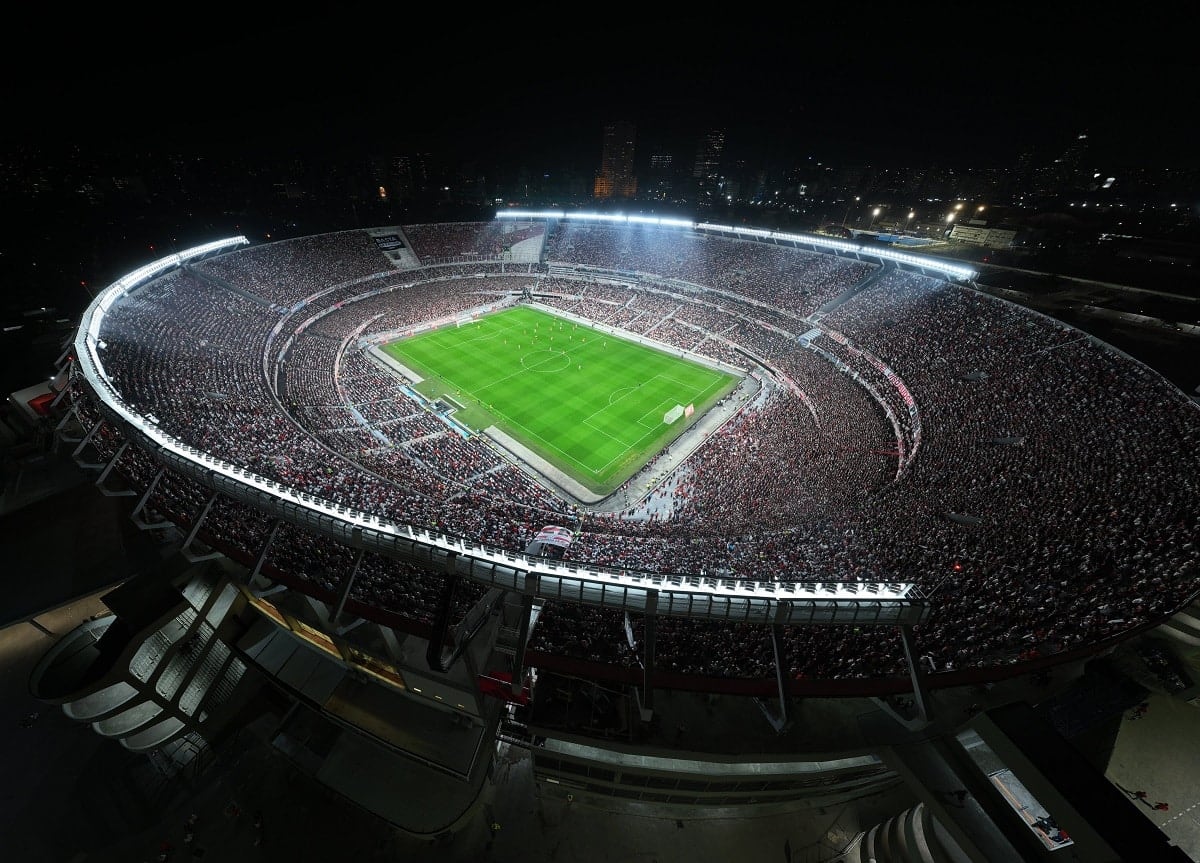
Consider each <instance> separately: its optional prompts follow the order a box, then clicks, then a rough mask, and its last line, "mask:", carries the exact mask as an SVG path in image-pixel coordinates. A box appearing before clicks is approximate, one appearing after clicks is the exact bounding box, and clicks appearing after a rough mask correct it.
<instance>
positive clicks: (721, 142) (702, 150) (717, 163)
mask: <svg viewBox="0 0 1200 863" xmlns="http://www.w3.org/2000/svg"><path fill="white" fill-rule="evenodd" d="M724 151H725V131H724V130H723V129H712V130H710V131H708V132H705V133H704V135H703V136H702V137H701V138H700V142H699V143H698V144H697V145H696V162H695V164H694V165H693V167H692V179H694V180H695V181H696V185H697V186H698V187H699V189H700V190H701V191H705V192H708V193H710V194H711V193H712V192H714V191H715V190H716V188H717V187H718V186H719V185H720V183H721V154H722V153H723V152H724Z"/></svg>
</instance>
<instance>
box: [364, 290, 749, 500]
mask: <svg viewBox="0 0 1200 863" xmlns="http://www.w3.org/2000/svg"><path fill="white" fill-rule="evenodd" d="M383 350H385V351H386V352H387V353H388V354H390V355H391V356H393V357H395V358H396V359H397V360H398V361H399V362H400V363H402V364H403V365H405V366H407V367H408V368H410V369H412V370H413V371H415V372H417V373H418V374H420V375H421V376H422V377H424V378H425V380H424V381H423V382H422V383H420V384H418V385H417V387H416V388H417V389H418V390H420V392H421V394H422V395H424V396H426V397H427V398H430V399H435V398H442V399H445V400H447V401H450V402H452V403H454V404H455V405H457V406H458V410H457V411H456V413H455V418H456V419H458V420H460V421H461V422H462V423H463V424H464V425H466V426H468V427H470V428H474V429H476V430H482V429H484V428H487V427H488V426H491V425H495V426H496V427H498V428H500V429H502V430H503V431H504V432H506V433H507V434H509V435H511V436H512V437H514V438H516V439H517V440H518V441H520V442H521V443H522V444H524V445H525V446H527V447H528V448H529V449H531V450H533V451H534V452H536V453H537V454H538V455H540V456H541V457H542V458H544V459H546V460H547V461H549V462H550V463H551V464H553V465H555V466H556V467H558V468H559V469H560V470H562V471H563V472H564V473H566V474H568V475H569V476H571V477H573V478H574V479H575V480H576V481H578V482H579V483H581V484H582V485H584V486H585V487H587V488H589V489H591V490H592V491H593V492H595V493H598V494H607V493H608V492H609V491H612V490H613V489H615V488H617V487H618V486H619V485H620V484H621V483H622V482H624V481H625V480H626V479H627V478H628V477H630V476H631V475H633V474H634V473H635V472H637V470H638V469H639V468H641V467H642V466H643V465H644V464H645V463H646V462H647V461H648V460H649V459H650V457H651V456H653V455H654V454H655V453H657V452H658V451H659V450H661V449H662V448H663V447H665V446H667V445H668V444H669V443H670V442H671V441H672V440H674V439H675V438H677V437H678V436H679V435H680V434H681V433H682V432H683V431H684V430H685V429H686V428H687V427H688V426H690V425H692V424H694V423H695V421H697V420H699V419H700V417H701V416H702V415H703V414H704V412H705V411H706V410H707V409H708V408H709V407H711V406H712V405H713V404H715V403H716V402H717V400H718V399H720V398H721V397H722V396H723V395H725V394H727V393H728V392H730V391H731V390H732V389H733V388H734V387H735V386H736V385H737V382H738V378H737V376H736V375H732V374H727V373H725V372H720V371H717V370H716V369H711V368H707V367H706V366H702V365H699V364H697V363H694V362H691V361H690V360H687V359H683V358H681V357H679V356H677V355H673V354H667V353H664V352H662V351H658V350H655V349H653V348H649V347H645V346H644V345H640V344H636V343H634V342H630V341H626V340H624V339H620V338H616V337H614V336H612V335H609V334H607V333H602V332H599V331H597V330H594V329H592V328H591V327H588V326H586V325H584V324H576V323H575V322H573V321H569V320H566V319H564V318H559V317H557V316H555V315H551V314H547V313H545V312H542V311H539V310H537V309H531V308H528V307H525V306H518V307H516V308H511V309H506V310H504V311H500V312H495V313H493V314H490V315H486V316H484V317H482V318H480V319H478V320H476V321H472V322H470V323H465V324H463V325H462V326H459V327H455V326H448V327H443V328H441V329H438V330H433V331H431V332H428V333H421V334H418V335H416V336H412V337H410V338H406V339H401V340H399V341H395V342H392V343H391V344H388V345H385V346H384V348H383ZM689 404H694V405H695V406H696V411H695V414H693V415H692V416H691V417H690V418H689V417H681V418H679V419H678V420H676V421H675V422H673V423H671V424H667V423H664V422H663V415H664V414H665V413H666V412H667V411H669V410H671V408H673V407H675V406H676V405H683V406H685V407H686V406H687V405H689Z"/></svg>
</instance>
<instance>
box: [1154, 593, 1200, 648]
mask: <svg viewBox="0 0 1200 863" xmlns="http://www.w3.org/2000/svg"><path fill="white" fill-rule="evenodd" d="M1157 631H1158V632H1160V633H1162V634H1163V635H1165V636H1167V637H1168V638H1170V639H1173V640H1174V641H1177V642H1180V643H1182V644H1186V645H1189V646H1191V647H1200V598H1197V599H1193V600H1192V602H1191V604H1190V605H1188V606H1187V607H1186V608H1183V609H1182V610H1180V611H1177V612H1175V614H1173V615H1172V616H1171V617H1170V618H1169V619H1168V620H1167V621H1166V622H1165V623H1162V624H1160V625H1159V626H1158V629H1157Z"/></svg>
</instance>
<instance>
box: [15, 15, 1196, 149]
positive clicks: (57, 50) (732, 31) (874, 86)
mask: <svg viewBox="0 0 1200 863" xmlns="http://www.w3.org/2000/svg"><path fill="white" fill-rule="evenodd" d="M606 14H610V15H612V16H613V18H614V22H615V21H616V20H618V19H620V15H619V13H618V12H617V11H616V10H606ZM639 14H640V13H628V16H629V17H628V20H624V19H620V20H621V21H622V23H623V26H624V30H623V31H622V33H621V35H622V36H623V38H621V39H613V40H608V41H605V40H603V39H601V38H600V35H601V34H600V26H601V25H599V24H594V25H589V27H590V28H591V29H588V30H585V31H583V32H580V33H571V32H569V31H564V32H553V31H552V30H551V29H549V25H545V24H543V23H539V22H537V21H534V22H514V23H513V25H512V28H513V30H512V32H509V29H508V28H507V27H505V26H501V25H500V24H496V27H495V29H494V30H489V29H487V27H486V26H479V27H477V28H475V29H470V28H469V27H465V26H464V27H462V28H461V29H459V30H457V31H456V30H453V29H449V30H447V29H439V28H438V27H437V22H436V21H434V22H433V25H434V26H433V27H432V28H431V27H430V26H428V25H426V26H424V27H422V29H421V32H420V33H419V34H418V33H414V32H411V31H410V30H408V29H407V28H408V27H415V26H416V22H415V21H405V20H397V21H396V22H395V24H396V26H398V27H399V28H400V30H401V33H399V34H395V35H393V34H392V32H391V31H390V30H389V29H387V28H386V27H383V26H382V23H383V22H384V20H385V16H380V15H378V14H371V13H363V17H360V18H354V20H347V19H346V18H329V17H325V16H322V15H319V14H317V13H315V12H298V11H297V12H292V13H289V15H288V16H287V17H286V18H281V19H267V20H257V19H255V18H253V17H251V18H248V19H247V18H244V17H239V18H238V19H233V20H229V21H222V22H221V23H219V24H212V23H207V22H200V23H192V24H189V25H188V27H187V28H185V29H182V30H180V31H179V32H178V33H175V32H172V31H170V30H161V31H157V39H156V40H151V39H150V38H147V37H143V36H141V35H139V34H138V33H137V29H136V27H135V28H134V29H133V30H132V32H120V31H118V32H116V33H114V34H110V35H109V36H108V37H107V38H106V37H105V34H104V32H103V31H104V29H105V28H106V27H111V26H112V24H111V22H104V23H101V24H100V29H99V31H96V32H93V31H91V30H88V29H87V28H85V27H84V26H76V28H75V29H73V30H72V31H70V32H61V31H57V30H56V31H53V32H52V38H51V39H50V42H49V43H48V46H47V47H48V48H49V49H51V50H52V53H53V55H54V56H55V57H56V58H58V59H59V60H60V61H67V62H69V63H70V64H71V65H72V68H77V69H79V70H80V71H79V72H78V73H77V74H75V75H69V76H67V75H55V74H39V73H32V74H31V72H30V70H28V69H26V68H23V67H21V66H19V65H14V66H13V68H12V69H11V70H10V74H9V78H10V80H13V81H18V82H19V83H18V84H17V85H16V86H14V87H13V88H12V92H11V93H10V94H9V99H8V102H9V106H8V108H7V112H8V117H7V122H6V124H5V131H4V132H2V133H0V134H2V135H3V139H4V142H5V149H6V150H9V149H13V148H17V147H54V146H60V145H63V144H67V145H74V146H77V147H79V148H80V149H82V150H84V151H87V152H95V153H96V154H97V155H98V157H106V156H107V155H108V154H110V153H116V154H122V153H130V152H138V151H148V150H153V151H158V152H160V153H161V152H163V151H171V152H179V153H181V154H184V155H208V156H219V155H228V154H242V155H253V154H258V155H262V156H269V157H272V158H275V159H279V160H284V159H287V158H290V157H292V156H294V155H314V156H315V155H338V156H339V157H344V156H349V155H354V154H356V155H364V156H365V155H372V154H377V155H397V154H402V153H409V152H418V151H424V152H435V153H438V154H439V155H441V156H443V157H444V158H446V159H448V160H454V161H458V162H468V161H475V162H477V163H479V164H481V165H484V166H509V167H515V166H516V165H518V164H524V165H527V166H528V167H530V168H532V169H534V170H541V169H543V168H545V169H550V170H563V169H565V168H569V167H573V168H574V169H576V170H580V171H584V172H586V171H591V170H594V169H595V166H596V165H598V163H599V159H600V142H601V134H602V129H603V126H604V124H605V123H607V122H611V121H614V120H620V119H627V120H630V121H632V122H633V123H634V124H635V126H636V127H637V132H638V141H639V148H644V147H653V146H656V144H661V145H662V146H663V147H664V149H667V150H668V151H670V152H673V153H674V154H675V155H676V156H677V157H678V158H688V157H689V153H690V152H694V148H695V142H696V140H697V139H698V137H699V136H700V135H701V134H703V133H704V132H705V131H706V130H708V129H724V130H725V131H726V140H727V146H728V148H729V151H730V152H731V153H734V154H740V153H745V154H747V158H772V159H776V160H783V161H788V160H790V161H792V162H794V163H801V162H803V161H804V160H807V159H809V158H810V157H811V158H812V159H815V160H817V161H821V162H824V163H825V164H834V165H853V164H868V163H869V164H874V165H879V166H885V167H887V166H891V167H899V166H922V167H925V166H939V167H956V168H963V167H1007V166H1011V165H1013V164H1015V163H1016V161H1017V159H1018V158H1019V157H1020V156H1021V154H1022V153H1025V152H1028V151H1034V152H1036V153H1038V154H1040V155H1041V156H1042V157H1044V158H1047V159H1052V158H1054V157H1056V156H1058V155H1061V153H1062V152H1063V151H1064V150H1065V149H1066V147H1067V146H1068V145H1069V144H1070V142H1071V141H1072V140H1074V139H1075V137H1076V136H1078V135H1079V134H1087V135H1088V136H1089V145H1090V150H1089V158H1090V159H1091V161H1093V162H1094V163H1095V164H1096V165H1097V166H1111V167H1120V166H1139V167H1180V168H1187V167H1192V166H1196V165H1198V164H1200V163H1198V162H1197V159H1198V158H1200V156H1198V154H1197V153H1196V151H1195V149H1194V148H1193V147H1192V146H1191V141H1190V140H1189V136H1187V135H1184V134H1181V133H1180V131H1179V129H1180V126H1181V121H1180V115H1181V114H1182V113H1184V112H1186V111H1187V105H1186V104H1184V103H1183V102H1181V100H1180V93H1181V87H1182V86H1184V85H1185V84H1187V83H1190V81H1191V80H1193V79H1194V74H1195V63H1194V61H1193V60H1192V59H1191V57H1190V55H1189V54H1184V53H1182V52H1173V51H1172V50H1171V49H1170V46H1169V45H1167V44H1166V43H1165V39H1164V37H1163V34H1156V41H1155V43H1154V44H1153V45H1149V44H1147V45H1139V44H1138V43H1137V42H1136V41H1135V33H1134V32H1133V31H1132V30H1131V29H1130V28H1131V26H1133V25H1131V24H1130V22H1127V21H1120V22H1117V21H1114V22H1111V23H1110V24H1107V25H1106V24H1104V23H1103V22H1101V23H1097V22H1096V21H1095V20H1094V19H1091V20H1088V19H1079V18H1078V17H1076V18H1072V16H1071V14H1070V13H1068V12H1065V11H1051V12H1046V11H1043V10H1039V11H1038V12H1037V13H1030V12H1020V13H1014V14H1012V15H1010V16H1009V19H1007V20H986V21H982V20H981V21H978V22H972V21H970V20H969V19H966V18H963V17H962V16H958V15H956V16H955V17H954V18H951V19H948V22H947V23H949V24H950V25H951V27H950V29H948V30H947V29H943V28H941V27H938V26H935V24H937V23H938V22H929V23H928V25H927V26H920V25H918V26H916V27H914V28H913V32H911V33H907V34H906V33H904V32H903V30H904V24H905V23H906V22H905V21H900V22H894V21H892V20H891V18H890V12H889V13H887V14H885V13H875V14H874V15H871V14H870V13H869V12H864V13H862V15H861V17H855V16H852V15H850V14H849V13H842V12H832V11H828V10H822V11H818V12H810V11H809V10H806V12H805V16H806V17H805V19H804V21H803V22H801V23H799V24H794V23H792V22H784V21H778V20H773V19H770V18H763V19H759V20H756V21H754V22H745V21H738V22H733V23H730V22H726V21H723V20H712V21H707V20H706V21H703V22H701V23H703V24H704V25H706V26H707V27H708V28H709V32H708V36H707V38H705V37H697V36H696V35H695V31H693V30H692V29H690V28H689V27H688V26H686V25H688V23H689V22H686V21H678V22H674V23H673V24H671V25H662V24H656V22H652V21H642V20H641V19H640V18H639V17H638V15H639ZM373 22H375V23H378V24H380V26H379V28H378V29H376V28H374V27H373V26H372V23H373ZM455 23H462V22H455ZM483 23H486V22H483ZM518 24H520V25H521V26H520V27H519V28H518ZM27 26H29V29H28V32H27V33H26V34H25V35H26V36H28V37H29V39H31V40H38V39H41V40H45V39H47V32H48V29H47V27H46V26H42V27H36V26H33V25H27ZM446 26H447V27H449V26H451V22H447V24H446ZM656 28H657V29H656ZM11 62H13V61H10V63H11Z"/></svg>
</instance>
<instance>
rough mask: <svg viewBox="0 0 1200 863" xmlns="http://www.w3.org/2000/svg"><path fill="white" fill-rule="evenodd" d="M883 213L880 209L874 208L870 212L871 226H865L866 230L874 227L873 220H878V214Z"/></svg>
mask: <svg viewBox="0 0 1200 863" xmlns="http://www.w3.org/2000/svg"><path fill="white" fill-rule="evenodd" d="M882 212H883V208H882V207H876V208H875V209H874V210H872V211H871V224H869V225H867V230H868V231H869V230H871V228H873V227H874V226H875V220H876V219H878V218H879V214H880V213H882Z"/></svg>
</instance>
